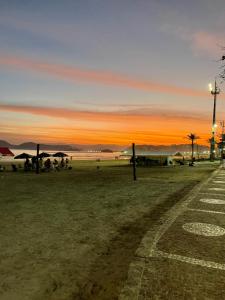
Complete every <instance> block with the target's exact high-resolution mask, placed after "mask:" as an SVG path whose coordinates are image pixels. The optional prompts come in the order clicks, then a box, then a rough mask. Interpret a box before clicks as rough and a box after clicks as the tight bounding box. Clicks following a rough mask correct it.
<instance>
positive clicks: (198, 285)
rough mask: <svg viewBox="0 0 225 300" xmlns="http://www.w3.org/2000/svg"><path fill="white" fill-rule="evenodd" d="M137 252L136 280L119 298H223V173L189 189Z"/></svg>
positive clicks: (224, 233)
mask: <svg viewBox="0 0 225 300" xmlns="http://www.w3.org/2000/svg"><path fill="white" fill-rule="evenodd" d="M145 248H146V247H145ZM145 250H146V249H145ZM138 256H139V263H138V266H139V267H138V269H137V270H136V271H137V274H138V275H137V274H136V277H137V278H139V281H138V282H136V288H135V289H133V290H132V289H131V290H129V289H127V290H126V289H125V292H123V293H122V294H121V297H120V299H121V300H122V299H130V300H131V299H136V300H143V299H181V300H182V299H190V300H191V299H210V300H211V299H225V171H224V170H223V169H219V170H217V171H215V172H214V173H213V175H212V176H211V177H210V178H209V179H208V180H207V181H206V182H204V183H203V184H202V185H201V186H200V187H199V188H198V190H197V191H195V192H194V193H192V194H191V195H190V197H189V198H188V199H186V200H185V201H184V203H182V205H181V207H179V209H177V211H176V212H175V213H173V214H171V215H170V217H169V218H168V220H167V222H165V223H164V224H163V225H162V226H161V227H160V228H159V230H158V231H157V232H156V234H155V237H154V239H153V241H151V243H150V245H149V247H148V250H147V252H146V251H145V252H143V254H141V255H139V254H137V257H138ZM137 259H138V258H137ZM141 264H142V268H141V267H140V265H141ZM133 272H135V266H134V267H133ZM138 276H139V277H138Z"/></svg>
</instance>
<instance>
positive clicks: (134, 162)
mask: <svg viewBox="0 0 225 300" xmlns="http://www.w3.org/2000/svg"><path fill="white" fill-rule="evenodd" d="M132 151H133V178H134V181H135V180H137V177H136V157H135V143H133V144H132Z"/></svg>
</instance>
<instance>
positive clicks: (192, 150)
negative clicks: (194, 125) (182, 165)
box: [187, 133, 199, 163]
mask: <svg viewBox="0 0 225 300" xmlns="http://www.w3.org/2000/svg"><path fill="white" fill-rule="evenodd" d="M187 138H188V139H189V140H190V141H191V162H192V163H193V161H194V141H195V140H197V139H199V137H198V136H197V135H196V134H195V133H189V134H188V135H187Z"/></svg>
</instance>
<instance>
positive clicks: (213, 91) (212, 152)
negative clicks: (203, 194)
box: [209, 80, 220, 161]
mask: <svg viewBox="0 0 225 300" xmlns="http://www.w3.org/2000/svg"><path fill="white" fill-rule="evenodd" d="M209 89H210V91H211V94H212V95H213V97H214V104H213V122H212V138H211V145H210V160H211V161H214V159H215V152H216V151H215V133H216V127H217V125H216V98H217V95H219V93H220V89H219V88H218V86H217V84H216V80H215V86H214V89H213V87H212V85H211V84H209Z"/></svg>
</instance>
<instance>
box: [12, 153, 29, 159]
mask: <svg viewBox="0 0 225 300" xmlns="http://www.w3.org/2000/svg"><path fill="white" fill-rule="evenodd" d="M32 157H33V155H30V154H28V153H21V154H19V155H17V156H15V157H14V159H26V158H32Z"/></svg>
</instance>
